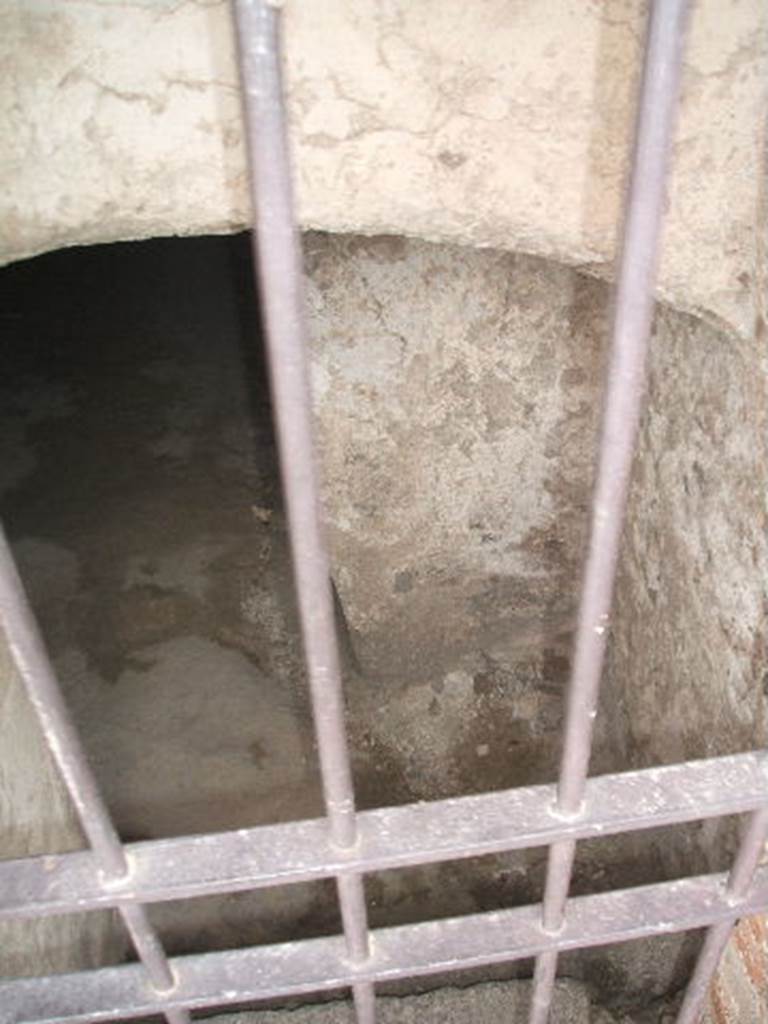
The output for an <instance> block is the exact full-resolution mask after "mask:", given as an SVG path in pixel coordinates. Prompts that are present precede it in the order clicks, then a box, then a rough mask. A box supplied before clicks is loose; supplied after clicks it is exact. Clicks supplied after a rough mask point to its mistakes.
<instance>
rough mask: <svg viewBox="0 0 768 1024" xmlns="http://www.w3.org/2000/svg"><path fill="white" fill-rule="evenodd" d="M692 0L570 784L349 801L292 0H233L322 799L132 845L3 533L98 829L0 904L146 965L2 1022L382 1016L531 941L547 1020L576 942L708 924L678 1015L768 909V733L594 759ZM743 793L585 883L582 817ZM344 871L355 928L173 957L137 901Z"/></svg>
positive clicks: (674, 4)
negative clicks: (109, 916) (740, 827)
mask: <svg viewBox="0 0 768 1024" xmlns="http://www.w3.org/2000/svg"><path fill="white" fill-rule="evenodd" d="M687 6H688V5H687V2H686V0H656V2H654V3H653V4H652V5H651V12H650V18H649V26H648V34H647V43H646V53H645V68H644V75H643V83H642V88H641V96H640V104H639V112H638V117H637V132H636V142H635V153H634V163H633V170H632V179H631V184H630V189H629V194H628V201H627V212H626V223H625V231H624V241H623V248H622V253H621V263H620V272H619V280H618V294H617V299H616V307H615V314H614V323H613V336H612V352H611V362H610V367H609V374H608V383H607V390H606V399H605V408H604V413H603V423H602V435H601V444H600V452H599V462H598V474H597V483H596V491H595V498H594V504H593V508H592V522H591V539H590V547H589V555H588V561H587V565H586V570H585V575H584V583H583V591H582V597H581V606H580V613H579V624H578V630H577V636H576V646H575V656H574V665H573V674H572V678H571V681H570V689H569V698H568V709H567V719H566V728H565V737H564V746H563V755H562V763H561V770H560V778H559V782H558V784H557V785H556V786H533V787H526V788H521V789H514V790H509V791H506V792H500V793H488V794H484V795H480V796H471V797H464V798H460V799H454V800H443V801H435V802H432V803H426V804H418V805H412V806H407V807H393V808H385V809H381V810H374V811H366V812H362V813H356V811H355V802H354V792H353V785H352V776H351V771H350V758H349V752H348V749H347V739H346V734H345V727H344V709H343V699H342V692H341V678H340V672H339V658H338V651H337V645H336V638H335V634H334V615H333V605H332V598H331V592H330V588H329V573H328V558H327V553H326V550H325V546H324V542H323V537H322V530H321V524H320V515H319V509H318V489H317V479H316V469H315V462H314V456H313V449H312V432H311V414H310V397H309V385H308V371H307V356H306V348H305V343H304V333H305V331H304V312H303V303H302V294H301V288H302V277H301V265H300V253H299V247H298V244H297V239H296V231H295V226H294V220H293V203H292V195H291V185H290V168H289V160H288V148H287V142H286V132H285V111H284V106H283V96H282V89H281V82H280V62H279V57H280V50H279V13H278V11H277V10H276V9H275V8H274V7H273V6H272V5H271V4H270V3H268V2H266V0H235V11H236V18H237V25H238V34H239V45H240V59H241V65H242V79H243V89H244V93H245V107H246V114H247V122H248V135H249V140H250V147H249V152H250V160H251V185H252V197H253V205H254V209H255V216H256V231H255V234H254V241H255V256H256V262H257V264H258V268H259V277H260V289H261V296H262V308H263V310H264V316H265V320H266V328H267V338H268V347H269V355H270V366H271V382H272V390H273V397H274V405H275V409H276V419H277V431H278V439H279V445H280V451H281V453H282V460H281V462H282V467H281V471H282V479H283V487H284V492H285V497H286V502H287V507H288V516H289V526H290V538H291V547H292V554H293V564H294V572H295V582H296V588H297V592H298V600H299V609H300V617H301V624H302V634H303V641H304V650H305V658H306V663H307V668H308V674H309V683H310V689H311V697H312V707H313V714H314V722H315V729H316V733H317V740H318V747H319V753H320V768H321V773H322V783H323V792H324V798H325V806H326V817H325V818H323V819H320V820H314V821H297V822H293V823H290V824H283V825H275V826H265V827H261V828H255V829H241V830H238V831H235V832H226V833H218V834H212V835H202V836H192V837H184V838H179V839H172V840H160V841H153V842H144V843H134V844H128V845H123V844H122V843H121V842H120V839H119V836H118V835H117V832H116V831H115V828H114V826H113V824H112V821H111V819H110V816H109V812H108V811H107V808H106V806H105V804H104V802H103V800H102V798H101V796H100V794H99V791H98V788H97V785H96V782H95V779H94V777H93V775H92V773H91V771H90V768H89V767H88V764H87V762H86V760H85V757H84V754H83V750H82V747H81V744H80V740H79V738H78V735H77V733H76V731H75V729H74V727H73V725H72V722H71V720H70V718H69V715H68V712H67V709H66V707H65V705H64V702H63V700H62V697H61V693H60V691H59V687H58V684H57V682H56V679H55V676H54V673H53V670H52V668H51V664H50V662H49V660H48V656H47V654H46V651H45V648H44V645H43V642H42V639H41V637H40V635H39V632H38V629H37V626H36V624H35V622H34V620H33V617H32V615H31V612H30V610H29V607H28V605H27V602H26V598H25V596H24V593H23V590H22V586H21V583H20V581H19V578H18V575H17V573H16V569H15V567H14V564H13V561H12V559H11V556H10V552H9V549H8V545H7V543H6V541H5V539H4V537H2V535H0V621H1V622H2V625H3V627H4V629H5V631H6V633H7V635H8V638H9V641H10V645H11V649H12V653H13V656H14V659H15V661H16V663H17V665H18V668H19V670H20V673H21V675H22V677H23V680H24V683H25V686H26V690H27V693H28V695H29V697H30V700H31V702H32V704H33V706H34V708H35V710H36V712H37V715H38V717H39V719H40V723H41V725H42V728H43V730H44V733H45V736H46V739H47V742H48V744H49V746H50V748H51V750H52V752H53V756H54V758H55V760H56V762H57V765H58V768H59V770H60V772H61V774H62V776H63V778H64V781H65V783H66V785H67V788H68V790H69V793H70V795H71V797H72V799H73V801H74V803H75V806H76V808H77V811H78V814H79V816H80V819H81V821H82V824H83V827H84V829H85V832H86V835H87V838H88V841H89V843H90V850H87V851H82V852H78V853H70V854H64V855H56V856H46V857H32V858H26V859H22V860H15V861H6V862H3V863H0V917H34V916H42V915H48V914H59V913H63V912H70V911H88V910H93V909H96V908H99V907H108V906H114V907H116V908H117V909H118V911H119V913H120V915H121V916H122V919H123V921H124V922H125V925H126V927H127V928H128V931H129V933H130V935H131V938H132V940H133V943H134V946H135V948H136V952H137V953H138V956H139V959H140V961H141V963H137V964H132V965H127V966H120V967H110V968H102V969H99V970H94V971H86V972H80V973H78V974H70V975H55V976H51V977H47V978H25V979H20V980H12V981H7V982H4V983H2V984H0V1022H2V1024H22V1022H43V1021H49V1022H54V1021H57V1022H70V1024H74V1022H83V1024H85V1022H93V1021H106V1020H120V1019H125V1018H131V1017H138V1016H143V1015H145V1014H149V1013H162V1014H164V1015H165V1018H166V1020H167V1021H168V1022H169V1024H184V1022H188V1021H189V1020H190V1016H189V1013H190V1011H191V1010H195V1009H203V1008H205V1009H212V1008H214V1007H225V1006H227V1005H233V1004H238V1003H243V1002H250V1001H253V1000H258V999H264V998H267V997H274V996H287V995H293V994H297V993H302V992H315V991H321V990H325V989H336V988H339V987H340V986H348V987H350V988H351V990H352V993H353V997H354V1002H355V1007H356V1012H357V1019H358V1021H359V1024H372V1022H373V1020H374V1013H375V992H374V984H375V983H376V982H378V981H384V980H390V979H394V978H402V977H413V976H417V975H423V974H428V973H430V972H434V971H438V970H440V971H442V970H450V969H458V968H463V967H470V966H478V965H482V964H491V963H496V962H502V961H511V960H515V959H521V958H524V957H531V956H535V957H536V958H537V959H536V969H535V976H534V991H533V1000H532V1005H531V1013H530V1021H531V1024H543V1022H545V1021H546V1020H547V1018H548V1015H549V1007H550V1002H551V998H552V991H553V985H554V978H555V973H556V967H557V957H558V954H559V952H560V951H561V950H566V949H575V948H580V947H587V946H596V945H601V944H604V943H609V942H616V941H622V940H628V939H633V938H640V937H643V936H650V935H656V934H661V933H664V932H674V931H683V930H686V929H690V928H700V927H704V926H708V931H707V936H706V939H705V942H704V945H703V948H702V952H701V955H700V958H699V961H698V964H697V966H696V969H695V971H694V974H693V978H692V980H691V982H690V986H689V988H688V992H687V995H686V997H685V1000H684V1003H683V1006H682V1009H681V1011H680V1016H679V1018H678V1020H679V1022H680V1024H693V1022H695V1021H696V1020H697V1019H698V1017H699V1015H700V1012H701V1008H702V1005H703V1000H704V997H705V994H706V991H707V987H708V984H709V982H710V979H711V978H712V975H713V973H714V971H715V969H716V967H717V964H718V961H719V957H720V954H721V952H722V950H723V947H724V945H725V943H726V942H727V939H728V936H729V934H730V931H731V929H732V927H733V925H734V923H735V922H736V920H737V919H738V918H739V917H741V916H744V915H747V914H752V913H756V912H760V911H766V910H768V866H760V865H759V858H760V853H761V850H762V848H763V844H764V842H765V840H766V835H767V834H768V753H766V752H765V751H755V752H752V753H746V754H741V755H737V756H732V757H722V758H715V759H710V760H702V761H696V762H690V763H685V764H678V765H673V766H670V767H663V768H655V769H648V770H646V771H639V772H630V773H625V774H620V775H610V776H603V777H599V778H588V766H589V759H590V750H591V740H592V725H593V721H594V718H595V710H596V704H597V696H598V685H599V681H600V675H601V670H602V664H603V657H604V652H605V645H606V639H607V631H608V624H609V619H610V611H611V594H612V590H613V581H614V575H615V569H616V562H617V556H618V550H619V542H620V536H621V530H622V524H623V519H624V512H625V507H626V501H627V491H628V482H629V474H630V468H631V463H632V455H633V448H634V442H635V435H636V432H637V425H638V419H639V414H640V405H641V396H642V391H643V379H644V363H645V356H646V349H647V345H648V337H649V329H650V321H651V315H652V309H653V289H654V281H655V269H656V262H657V254H658V248H659V236H660V230H661V222H662V207H663V198H664V187H665V180H666V172H667V165H668V155H669V150H670V142H671V137H672V126H673V121H674V112H675V107H676V103H677V91H678V78H679V68H680V63H681V50H682V40H683V36H684V29H685V21H686V8H687ZM733 813H747V814H748V815H749V817H748V819H747V827H746V829H745V832H744V837H743V840H742V844H741V847H740V850H739V853H738V855H737V857H736V861H735V863H734V865H733V868H732V870H731V872H730V875H728V876H725V875H710V876H704V877H697V878H687V879H683V880H678V881H674V882H667V883H663V884H657V885H650V886H644V887H641V888H636V889H629V890H624V891H618V892H609V893H606V894H602V895H597V896H583V897H578V898H569V897H568V890H569V885H570V878H571V870H572V865H573V858H574V850H575V845H576V842H577V841H578V840H579V839H584V838H588V837H590V836H596V835H606V834H611V833H618V832H626V831H630V830H634V829H646V828H651V827H655V826H659V825H669V824H673V823H677V822H684V821H692V820H698V819H703V818H709V817H717V816H720V815H724V814H733ZM542 845H547V846H549V866H548V872H547V880H546V886H545V892H544V898H543V902H542V904H541V905H537V906H530V907H523V908H518V909H514V910H506V911H499V912H494V913H487V914H479V915H473V916H468V917H461V918H455V919H449V920H442V921H430V922H422V923H419V924H412V925H408V926H403V927H397V928H386V929H379V930H377V931H375V932H373V933H371V932H370V931H369V929H368V924H367V918H366V906H365V899H364V892H363V877H364V875H365V874H366V873H367V872H371V871H376V870H381V869H382V868H393V867H404V866H408V865H415V864H423V863H429V862H434V861H438V860H448V859H456V858H460V857H470V856H475V855H478V854H485V853H493V852H500V851H504V850H512V849H521V848H524V847H530V846H542ZM327 877H335V879H336V883H337V888H338V897H339V903H340V906H341V912H342V921H343V928H344V935H343V937H342V936H338V937H332V938H322V939H312V940H304V941H297V942H291V943H286V944H281V945H275V946H260V947H255V948H249V949H240V950H234V951H226V952H219V953H210V954H206V955H200V956H185V957H176V958H173V959H169V958H168V957H167V956H166V954H165V952H164V950H163V948H162V945H161V943H160V941H159V939H158V937H157V935H156V933H155V932H154V930H153V928H152V926H151V925H150V923H149V920H148V918H147V914H146V910H145V904H147V903H151V902H155V901H162V900H177V899H182V898H189V897H193V896H199V895H204V894H211V893H225V892H235V891H238V890H245V889H252V888H256V887H260V886H273V885H279V884H285V883H288V882H298V881H307V880H312V879H318V878H327Z"/></svg>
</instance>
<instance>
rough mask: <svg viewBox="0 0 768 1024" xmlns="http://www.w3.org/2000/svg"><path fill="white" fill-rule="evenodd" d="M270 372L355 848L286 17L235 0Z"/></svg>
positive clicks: (361, 991) (353, 945) (368, 1006)
mask: <svg viewBox="0 0 768 1024" xmlns="http://www.w3.org/2000/svg"><path fill="white" fill-rule="evenodd" d="M234 10H235V18H236V23H237V37H238V47H239V55H240V71H241V77H242V86H243V96H244V101H245V122H246V134H247V139H248V156H249V164H250V186H251V200H252V205H253V210H254V214H255V230H254V232H253V245H254V259H255V263H256V265H257V266H258V273H259V283H260V291H261V307H262V310H263V316H264V323H265V328H266V341H267V349H268V353H269V371H270V380H271V386H272V395H273V398H274V408H275V426H276V432H277V438H278V447H279V451H280V472H281V477H282V482H283V493H284V496H285V501H286V506H287V512H288V529H289V535H290V543H291V553H292V559H293V572H294V580H295V584H296V592H297V598H298V606H299V619H300V622H301V633H302V639H303V644H304V657H305V662H306V665H307V673H308V677H309V687H310V693H311V699H312V709H313V716H314V722H315V731H316V734H317V742H318V751H319V757H320V768H321V775H322V785H323V794H324V797H325V804H326V810H327V814H328V823H329V828H330V833H331V840H332V842H333V843H334V844H335V845H337V846H339V847H342V848H349V847H352V846H354V844H355V842H356V838H357V836H356V825H355V802H354V792H353V786H352V771H351V766H350V757H349V750H348V745H347V737H346V731H345V726H344V699H343V695H342V688H341V671H340V665H339V652H338V644H337V639H336V630H335V617H334V607H333V599H332V596H331V588H330V571H329V563H328V554H327V551H326V546H325V542H324V538H323V535H322V527H321V522H320V512H319V486H318V474H317V468H316V462H315V456H314V450H313V448H314V446H313V437H312V421H311V394H310V386H309V368H308V365H307V345H306V326H305V319H306V318H305V310H304V298H303V282H302V266H301V258H300V256H301V254H300V246H299V242H298V238H297V232H296V227H295V221H294V213H293V209H294V204H293V190H292V184H291V164H290V157H289V152H288V140H287V133H286V114H285V102H284V95H283V88H282V81H281V69H280V19H279V12H278V11H277V10H276V8H275V7H274V6H273V5H272V4H270V3H269V2H267V0H234ZM337 887H338V895H339V903H340V906H341V913H342V919H343V921H344V929H345V933H346V935H347V939H348V943H349V953H350V956H353V957H356V958H362V957H365V956H367V950H368V925H367V920H366V909H365V897H364V892H363V880H362V878H359V877H358V878H355V877H354V876H349V877H347V878H345V879H344V880H343V882H342V881H341V880H339V882H338V883H337ZM354 996H355V1002H356V1005H357V1008H358V1020H359V1022H360V1024H372V1022H373V996H372V993H371V992H369V991H367V989H365V987H363V988H357V989H356V990H355V992H354Z"/></svg>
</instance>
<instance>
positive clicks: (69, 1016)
mask: <svg viewBox="0 0 768 1024" xmlns="http://www.w3.org/2000/svg"><path fill="white" fill-rule="evenodd" d="M726 882H727V876H726V875H724V874H723V875H706V876H703V877H698V878H685V879H681V880H679V881H674V882H664V883H662V884H659V885H649V886H642V887H640V888H636V889H625V890H622V891H619V892H611V893H603V894H600V895H597V896H579V897H574V898H572V899H571V900H569V901H568V915H567V918H566V921H565V924H564V926H563V928H562V930H561V931H560V932H558V933H557V934H556V935H553V934H551V933H547V932H545V931H543V929H542V927H541V905H540V904H539V905H536V906H528V907H520V908H516V909H514V910H503V911H496V912H492V913H486V914H474V915H471V916H467V917H456V918H449V919H446V920H443V921H427V922H422V923H420V924H412V925H405V926H401V927H397V928H385V929H380V930H377V931H374V932H373V933H372V936H371V938H372V942H371V949H372V953H371V956H370V958H369V959H368V960H366V961H364V962H363V963H361V964H353V963H352V962H351V961H350V959H349V956H348V954H347V950H346V945H345V942H344V939H343V938H342V937H341V936H333V937H331V938H322V939H308V940H305V941H303V942H289V943H283V944H281V945H275V946H260V947H252V948H250V949H238V950H228V951H226V952H222V953H207V954H203V955H200V956H187V957H178V958H175V959H174V960H173V961H172V966H173V970H174V973H175V976H176V978H177V979H178V984H177V986H176V988H175V989H174V991H173V992H172V993H168V994H166V995H164V996H162V995H158V994H157V993H155V992H152V991H151V990H150V989H149V988H148V986H147V984H146V980H145V976H144V974H143V972H142V970H141V968H139V967H136V966H134V965H128V966H123V967H108V968H104V969H102V970H99V971H90V972H81V973H80V974H69V975H54V976H51V977H49V978H46V979H39V978H32V979H30V978H23V979H21V980H18V981H11V982H7V983H4V984H0V1024H31V1022H36V1024H42V1022H45V1024H95V1022H97V1021H114V1020H120V1019H124V1018H131V1017H138V1016H142V1015H144V1014H150V1013H158V1012H162V1011H165V1010H168V1009H169V1008H176V1007H183V1008H184V1009H187V1010H195V1009H203V1008H213V1007H214V1006H222V1007H223V1006H231V1005H233V1004H237V1003H247V1002H251V1001H255V1000H260V999H270V998H275V997H281V996H288V995H296V994H299V993H303V992H319V991H322V990H328V989H336V988H341V987H346V986H348V985H352V984H354V983H356V982H361V981H369V982H374V981H376V982H380V981H388V980H394V979H397V978H403V977H415V976H418V975H424V974H433V973H434V972H436V971H452V970H458V969H463V968H468V967H480V966H483V965H486V964H492V963H503V962H506V961H511V960H520V959H524V958H526V957H531V956H536V955H538V954H541V953H546V952H549V951H552V950H559V951H563V950H568V949H578V948H583V947H588V946H601V945H605V944H606V943H611V942H626V941H629V940H631V939H639V938H644V937H647V936H651V935H658V934H662V933H665V934H666V933H670V932H678V931H687V930H689V929H691V928H701V927H703V926H705V925H710V924H714V923H716V922H717V921H721V920H727V919H728V918H730V917H732V916H733V914H734V912H736V913H738V914H740V915H741V916H744V915H748V914H756V913H761V912H764V911H766V910H768V867H763V868H760V869H759V870H758V872H757V874H756V876H755V879H754V881H753V885H752V888H751V889H750V892H749V894H748V895H747V896H746V897H745V898H744V899H743V900H742V901H741V902H740V903H739V905H738V906H734V903H733V902H732V901H730V900H729V899H728V895H727V893H726Z"/></svg>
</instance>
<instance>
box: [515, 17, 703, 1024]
mask: <svg viewBox="0 0 768 1024" xmlns="http://www.w3.org/2000/svg"><path fill="white" fill-rule="evenodd" d="M687 8H688V2H687V0H654V2H653V4H652V5H651V10H650V14H649V22H648V31H647V41H646V50H645V59H644V68H643V80H642V86H641V90H640V99H639V107H638V115H637V127H636V138H635V149H634V154H633V163H632V172H631V180H630V186H629V192H628V200H627V209H626V215H625V225H624V238H623V243H622V253H621V261H620V267H619V276H618V285H617V294H616V305H615V311H614V319H613V327H612V344H611V356H610V367H609V371H608V382H607V388H606V396H605V405H604V409H603V420H602V428H601V438H600V451H599V457H598V466H597V479H596V484H595V493H594V498H593V506H592V519H591V529H590V542H589V552H588V556H587V563H586V567H585V572H584V582H583V586H582V594H581V602H580V607H579V620H578V626H577V631H576V642H575V649H574V659H573V669H572V675H571V681H570V687H569V695H568V710H567V715H566V725H565V737H564V743H563V755H562V761H561V767H560V782H559V788H558V805H559V808H560V810H561V811H562V813H564V814H577V813H578V811H579V808H580V805H581V802H582V799H583V796H584V787H585V782H586V777H587V772H588V769H589V759H590V753H591V748H592V733H593V725H594V718H595V714H596V707H597V695H598V689H599V684H600V676H601V673H602V667H603V660H604V656H605V645H606V640H607V634H608V628H609V621H610V612H611V603H612V597H613V585H614V577H615V574H616V564H617V560H618V552H619V544H620V541H621V533H622V527H623V523H624V516H625V511H626V505H627V495H628V489H629V479H630V471H631V467H632V456H633V452H634V445H635V438H636V435H637V429H638V424H639V419H640V409H641V400H642V395H643V390H644V380H645V360H646V352H647V349H648V338H649V335H650V329H651V319H652V314H653V301H654V300H653V294H654V284H655V279H656V268H657V263H658V249H659V241H660V237H661V224H662V219H663V212H664V196H665V183H666V176H667V170H668V165H669V154H670V150H671V141H672V129H673V125H674V115H675V110H676V107H677V94H678V84H679V77H680V65H681V60H682V48H683V37H684V34H685V24H686V15H687ZM573 856H574V849H573V845H572V842H571V841H567V842H566V843H565V844H563V845H562V846H560V847H557V846H556V847H553V848H552V850H551V851H550V857H549V864H548V869H547V880H546V885H545V892H544V905H543V919H544V921H545V922H546V925H547V927H550V928H553V929H556V928H558V927H560V926H561V924H562V920H563V915H564V912H565V904H566V901H567V899H568V889H569V885H570V878H571V869H572V865H573ZM554 977H555V964H554V963H553V962H552V956H549V957H548V958H545V959H543V960H541V961H540V962H539V963H537V965H536V971H535V975H534V995H533V1002H532V1007H531V1015H530V1021H531V1024H545V1021H546V1020H547V1018H548V1016H549V1006H550V1003H551V999H552V989H553V982H554Z"/></svg>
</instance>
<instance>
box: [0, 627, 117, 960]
mask: <svg viewBox="0 0 768 1024" xmlns="http://www.w3.org/2000/svg"><path fill="white" fill-rule="evenodd" d="M83 845H84V843H83V836H82V833H81V831H80V828H79V826H78V824H77V821H76V818H75V814H74V811H73V809H72V805H71V804H70V802H69V799H68V797H67V794H66V792H65V790H64V787H63V785H62V784H61V782H60V781H59V778H58V774H57V772H56V769H55V766H54V764H53V762H52V759H51V756H50V754H49V753H48V750H47V748H46V746H45V743H44V741H43V738H42V734H41V732H40V727H39V725H38V723H37V719H36V718H35V716H34V713H33V711H32V708H31V705H30V704H29V702H28V701H27V698H26V695H25V693H24V690H23V688H22V685H21V680H20V679H19V676H18V673H17V672H16V669H15V666H14V665H13V662H12V661H11V657H10V652H9V650H8V643H7V640H6V637H5V635H4V633H2V632H1V631H0V858H2V859H3V860H7V859H11V858H14V857H26V856H33V855H37V854H45V853H61V852H64V851H67V850H78V849H82V847H83ZM122 949H123V941H122V938H121V937H120V932H119V927H118V925H117V922H116V921H115V919H114V916H113V914H112V913H111V912H109V911H105V912H98V913H92V914H87V915H85V914H72V915H61V916H57V917H48V918H35V919H32V920H19V921H5V922H0V976H10V977H14V976H16V975H22V974H50V973H54V972H58V971H73V970H79V969H82V968H87V967H93V966H96V965H98V964H99V963H103V962H105V961H107V960H113V959H114V958H115V957H116V956H118V955H119V954H120V953H121V952H122Z"/></svg>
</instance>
